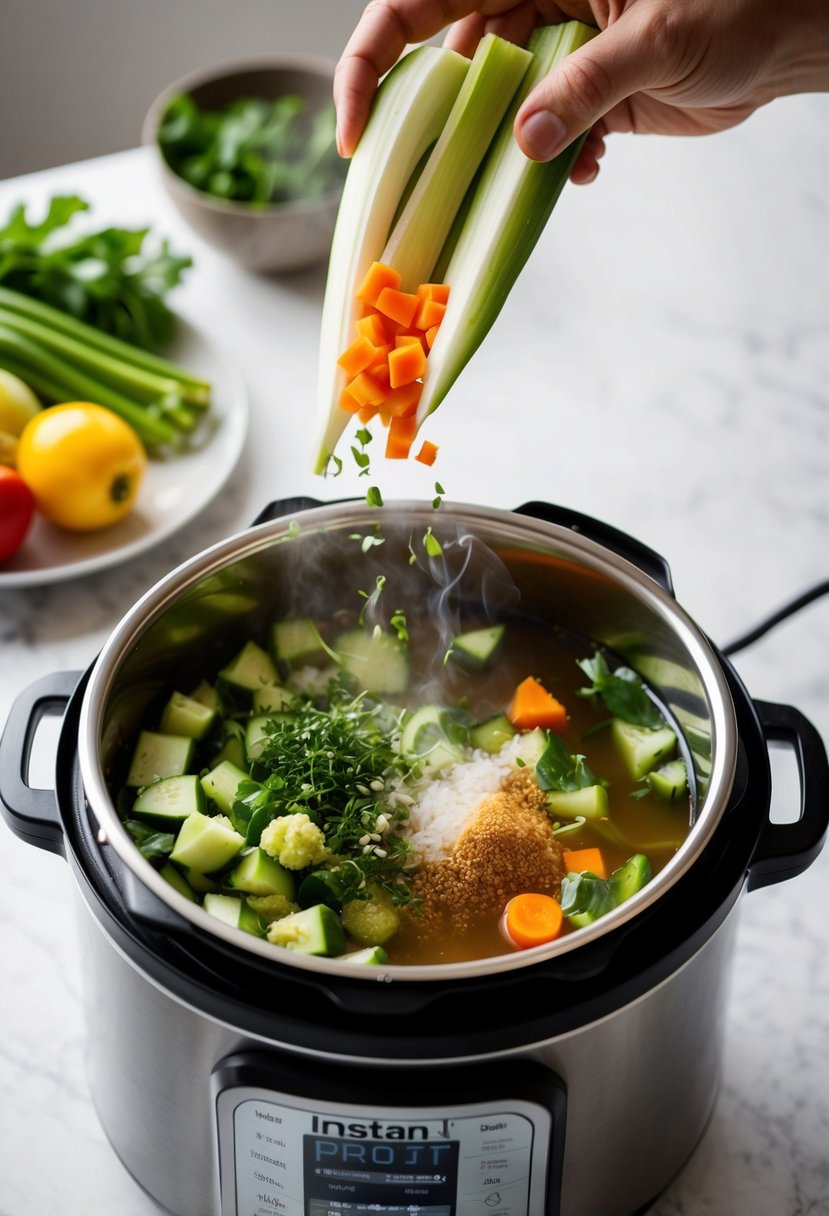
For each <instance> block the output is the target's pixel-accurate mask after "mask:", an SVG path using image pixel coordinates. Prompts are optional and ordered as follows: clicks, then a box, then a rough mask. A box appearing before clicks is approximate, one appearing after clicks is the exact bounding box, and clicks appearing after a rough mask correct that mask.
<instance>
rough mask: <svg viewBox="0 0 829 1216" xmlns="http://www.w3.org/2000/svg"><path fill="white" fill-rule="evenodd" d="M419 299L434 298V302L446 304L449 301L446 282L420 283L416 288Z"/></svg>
mask: <svg viewBox="0 0 829 1216" xmlns="http://www.w3.org/2000/svg"><path fill="white" fill-rule="evenodd" d="M417 295H418V297H419V298H420V299H421V300H434V301H435V303H436V304H444V305H445V304H446V303H448V301H449V284H448V283H421V284H420V286H419V287H418V289H417Z"/></svg>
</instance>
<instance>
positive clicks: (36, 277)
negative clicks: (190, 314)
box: [0, 195, 192, 350]
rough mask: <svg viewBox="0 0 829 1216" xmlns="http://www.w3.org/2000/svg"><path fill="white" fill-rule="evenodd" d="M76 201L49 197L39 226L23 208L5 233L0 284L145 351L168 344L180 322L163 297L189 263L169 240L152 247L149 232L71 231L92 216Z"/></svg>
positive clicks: (0, 230)
mask: <svg viewBox="0 0 829 1216" xmlns="http://www.w3.org/2000/svg"><path fill="white" fill-rule="evenodd" d="M88 210H89V203H87V202H86V200H85V199H82V198H79V197H78V196H77V195H58V196H55V197H54V198H53V199H51V201H50V203H49V207H48V210H47V212H46V215H45V216H44V218H43V219H42V220H41V221H40V222H39V223H34V222H32V221H30V220H29V218H28V217H27V214H26V208H25V206H24V204H22V203H21V204H19V205H18V206H17V207H15V208H14V210H13V211H12V213H11V215H10V216H9V218H8V219H7V221H6V224H5V226H4V227H0V285H2V286H5V287H8V288H11V289H12V290H13V291H18V292H22V293H23V294H24V295H27V296H31V297H32V298H34V299H37V300H42V301H43V302H44V303H46V304H51V305H52V306H53V307H54V308H57V309H60V310H61V311H62V312H65V313H68V314H69V315H70V316H73V317H76V318H77V319H78V320H79V321H84V322H86V323H87V324H89V325H92V326H94V327H95V328H96V329H99V330H100V331H101V332H102V333H105V334H112V335H114V336H115V337H117V338H121V339H123V340H124V341H125V342H130V343H134V344H135V345H136V346H140V347H144V348H145V349H147V350H156V349H158V348H160V347H163V346H165V345H167V343H168V342H169V341H170V340H171V338H172V337H173V332H174V328H175V319H174V316H173V314H172V313H171V312H170V310H169V309H168V308H167V305H166V304H165V302H164V296H165V295H166V293H167V292H168V291H169V290H170V289H171V288H173V287H175V286H176V285H177V284H178V283H179V282H180V281H181V276H182V272H183V271H184V270H186V269H187V267H188V266H190V265H191V264H192V262H191V259H190V258H189V257H181V256H178V255H177V254H174V253H173V252H172V251H171V250H170V247H169V244H168V243H167V241H165V240H162V241H159V242H158V243H156V245H155V246H154V247H148V237H149V229H148V228H136V229H130V228H103V229H100V230H98V231H97V232H82V231H77V230H75V229H74V228H70V227H69V223H70V221H71V220H72V218H73V216H75V215H77V214H78V213H79V212H82V211H88Z"/></svg>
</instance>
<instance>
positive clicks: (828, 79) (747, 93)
mask: <svg viewBox="0 0 829 1216" xmlns="http://www.w3.org/2000/svg"><path fill="white" fill-rule="evenodd" d="M574 17H575V18H578V19H579V20H581V21H585V22H587V23H589V24H593V25H597V26H598V27H599V30H600V33H599V34H598V35H597V36H596V37H595V38H594V39H592V40H591V41H590V42H589V43H588V44H587V45H586V46H583V47H581V48H580V49H579V50H577V51H575V52H574V53H573V54H572V55H570V56H568V58H567V59H566V60H565V61H564V62H563V63H562V64H560V65H559V66H558V67H557V68H556V69H555V71H554V72H552V73H551V74H550V75H549V76H548V77H547V78H546V79H545V80H543V81H541V83H540V84H538V85H537V86H536V88H535V89H533V91H532V92H531V93H530V95H529V96H528V97H527V98H526V100H525V101H524V104H523V105H522V106H521V109H520V110H519V112H518V114H517V116H516V119H515V136H516V139H517V141H518V144H519V146H520V147H521V148H522V150H523V151H524V153H525V154H526V155H527V156H529V157H530V158H531V159H533V160H541V161H545V160H551V159H552V157H553V156H555V155H557V154H558V153H559V152H561V151H562V149H563V148H565V147H566V146H567V145H568V144H569V143H570V142H571V141H572V140H573V139H575V138H576V137H577V136H578V135H580V134H582V132H584V131H589V132H590V134H589V135H588V137H587V140H586V142H585V145H584V147H583V149H582V151H581V154H580V156H579V158H578V160H577V161H576V164H575V166H574V168H573V172H572V174H571V177H572V179H573V181H575V182H588V181H592V180H593V178H595V176H596V174H597V173H598V171H599V163H598V162H599V160H600V158H601V157H602V155H603V154H604V150H605V145H604V138H605V136H606V135H607V134H608V133H609V132H613V131H633V132H636V133H637V134H658V135H704V134H708V133H710V132H714V131H721V130H724V129H725V128H727V127H732V126H736V124H737V123H740V122H742V121H743V119H745V118H747V117H748V116H749V114H751V113H753V111H754V110H756V109H757V108H758V107H759V106H762V105H764V104H765V103H766V102H768V101H771V100H772V99H773V98H775V97H780V96H783V95H784V94H789V93H800V92H813V91H815V92H817V91H826V90H829V5H827V4H826V3H825V0H788V2H787V3H786V4H785V5H780V4H779V3H775V2H774V0H560V2H559V3H554V2H553V0H478V3H475V0H371V3H370V4H369V5H368V6H367V8H366V9H365V12H364V13H363V16H362V18H361V19H360V22H359V24H358V25H357V28H356V30H355V31H354V33H353V35H352V37H351V38H350V40H349V42H348V45H347V46H346V48H345V50H344V52H343V55H342V58H341V59H340V62H339V64H338V65H337V72H336V76H335V81H334V100H335V102H336V106H337V124H338V127H337V129H338V144H339V148H340V152H341V153H342V154H343V155H344V156H350V155H351V153H352V152H353V151H354V148H355V147H356V145H357V141H358V139H359V137H360V135H361V133H362V130H363V127H364V125H365V121H366V118H367V116H368V111H369V107H370V105H371V101H372V98H373V97H374V93H375V90H376V88H377V83H378V81H379V79H380V77H381V76H382V75H383V74H384V73H385V72H387V71H388V69H389V68H390V67H391V66H392V65H393V64H394V63H395V62H396V60H397V59H398V58H399V56H400V55H401V53H402V52H403V50H404V48H405V47H406V45H407V44H409V43H412V42H422V41H423V40H425V39H427V38H431V37H432V36H433V35H435V34H436V33H438V32H439V31H440V30H441V29H442V28H443V27H444V26H446V25H447V24H449V25H450V28H449V30H448V33H447V35H446V38H445V44H446V45H447V46H450V47H452V48H453V49H454V50H457V51H460V52H461V53H463V54H465V55H472V54H473V52H474V49H475V46H476V45H477V43H478V41H479V40H480V38H481V37H482V36H483V34H484V33H487V32H490V31H491V32H493V33H496V34H500V35H501V36H502V37H505V38H508V39H510V40H511V41H513V42H518V43H525V42H526V40H527V38H528V37H529V35H530V33H531V31H532V30H533V28H534V27H535V26H536V25H539V24H555V23H557V22H560V21H566V20H569V19H570V18H574ZM450 23H453V24H450Z"/></svg>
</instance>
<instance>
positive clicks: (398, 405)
mask: <svg viewBox="0 0 829 1216" xmlns="http://www.w3.org/2000/svg"><path fill="white" fill-rule="evenodd" d="M422 392H423V381H422V380H413V381H412V383H411V384H403V385H401V387H400V388H393V389H392V390H391V392H390V393H389V395H388V396H387V397H386V400H385V401H384V402H383V405H384V406H385V408H386V409H387V410H388V412H389V414H390V415H391V416H392V417H393V418H409V417H411V415H412V414H414V413H415V412H416V410H417V403H418V401H419V400H420V394H421V393H422Z"/></svg>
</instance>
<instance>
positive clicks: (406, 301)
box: [376, 287, 419, 326]
mask: <svg viewBox="0 0 829 1216" xmlns="http://www.w3.org/2000/svg"><path fill="white" fill-rule="evenodd" d="M418 304H419V300H418V298H417V296H416V295H414V294H413V293H412V292H410V291H397V289H396V288H394V287H384V288H383V290H382V291H381V292H380V294H379V296H378V297H377V303H376V308H377V310H378V312H381V313H383V315H384V316H386V317H391V319H392V321H398V322H399V323H400V324H401V325H406V326H409V325H411V323H412V321H413V320H414V315H415V313H416V312H417V307H418Z"/></svg>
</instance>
